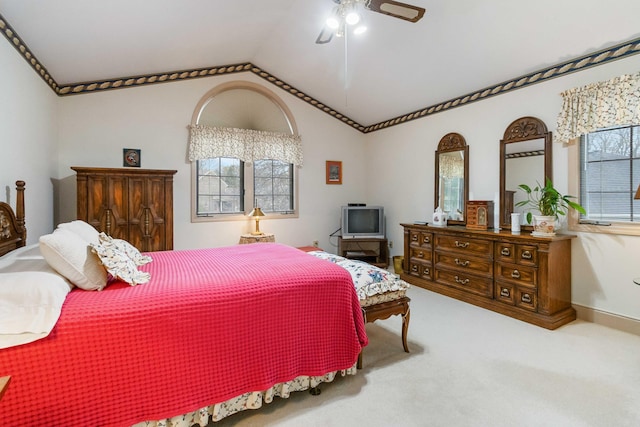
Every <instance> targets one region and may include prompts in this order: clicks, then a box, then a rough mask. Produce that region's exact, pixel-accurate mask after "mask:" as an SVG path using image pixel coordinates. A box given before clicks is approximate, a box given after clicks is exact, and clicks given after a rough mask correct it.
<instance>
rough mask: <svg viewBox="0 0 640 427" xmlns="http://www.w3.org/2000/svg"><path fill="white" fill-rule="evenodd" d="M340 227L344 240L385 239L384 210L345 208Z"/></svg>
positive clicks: (380, 208)
mask: <svg viewBox="0 0 640 427" xmlns="http://www.w3.org/2000/svg"><path fill="white" fill-rule="evenodd" d="M340 225H341V227H342V238H343V239H362V238H371V239H384V208H383V207H382V206H343V207H342V218H341V221H340Z"/></svg>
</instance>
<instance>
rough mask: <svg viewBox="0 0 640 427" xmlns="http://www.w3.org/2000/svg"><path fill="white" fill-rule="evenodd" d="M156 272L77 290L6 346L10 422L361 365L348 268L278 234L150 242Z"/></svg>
mask: <svg viewBox="0 0 640 427" xmlns="http://www.w3.org/2000/svg"><path fill="white" fill-rule="evenodd" d="M151 255H152V257H153V259H154V261H153V262H151V263H150V264H147V265H145V266H143V267H141V270H145V271H149V272H150V273H151V281H150V282H149V283H147V284H144V285H138V286H135V287H130V286H128V285H126V284H124V283H121V282H116V283H113V284H111V285H109V286H108V287H107V288H106V289H105V290H103V291H101V292H90V291H82V290H78V289H76V290H74V291H72V292H71V293H70V294H69V295H68V297H67V300H66V301H65V304H64V306H63V310H62V315H61V317H60V320H59V321H58V324H57V325H56V327H55V328H54V329H53V331H52V333H51V335H50V336H48V337H47V338H45V339H42V340H40V341H36V342H34V343H31V344H27V345H23V346H18V347H13V348H9V349H3V350H0V376H4V375H11V376H12V381H11V385H10V386H9V389H8V390H7V392H6V394H5V396H4V398H3V399H2V401H0V425H37V426H44V425H48V426H54V425H64V426H74V425H78V426H126V425H131V424H134V423H136V422H140V421H144V420H154V419H163V418H167V417H170V416H175V415H178V414H182V413H186V412H190V411H193V410H196V409H198V408H201V407H204V406H207V405H210V404H213V403H218V402H222V401H225V400H228V399H230V398H232V397H235V396H237V395H240V394H242V393H244V392H249V391H259V390H264V389H267V388H269V387H270V386H272V385H273V384H275V383H279V382H284V381H288V380H291V379H293V378H295V377H297V376H300V375H323V374H325V373H327V372H331V371H336V370H341V369H346V368H349V367H351V366H352V365H353V364H354V363H355V361H356V359H357V357H358V354H359V353H360V350H361V348H362V347H363V346H365V345H366V344H367V337H366V333H365V330H364V324H363V319H362V314H361V311H360V305H359V302H358V298H357V296H356V293H355V290H354V286H353V282H352V280H351V277H350V275H349V273H348V272H347V271H346V270H344V269H342V268H341V267H338V266H336V265H333V264H331V263H329V262H326V261H323V260H319V259H315V258H314V257H310V256H309V255H307V254H305V253H303V252H301V251H299V250H297V249H294V248H290V247H287V246H282V245H278V244H266V243H260V244H253V245H238V246H232V247H225V248H217V249H203V250H190V251H173V252H155V253H151Z"/></svg>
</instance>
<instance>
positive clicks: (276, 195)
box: [253, 160, 293, 212]
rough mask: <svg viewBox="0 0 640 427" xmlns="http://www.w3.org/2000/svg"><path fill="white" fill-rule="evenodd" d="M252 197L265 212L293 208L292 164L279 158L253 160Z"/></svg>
mask: <svg viewBox="0 0 640 427" xmlns="http://www.w3.org/2000/svg"><path fill="white" fill-rule="evenodd" d="M253 174H254V197H255V199H256V203H257V206H260V207H261V208H262V210H263V211H265V212H290V211H292V210H293V165H292V164H289V163H284V162H281V161H279V160H257V161H255V162H254V171H253Z"/></svg>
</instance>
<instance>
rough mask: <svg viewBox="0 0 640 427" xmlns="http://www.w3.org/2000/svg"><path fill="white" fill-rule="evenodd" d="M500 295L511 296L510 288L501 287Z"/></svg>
mask: <svg viewBox="0 0 640 427" xmlns="http://www.w3.org/2000/svg"><path fill="white" fill-rule="evenodd" d="M500 296H501V297H507V298H509V296H510V292H509V289H507V288H502V289H500Z"/></svg>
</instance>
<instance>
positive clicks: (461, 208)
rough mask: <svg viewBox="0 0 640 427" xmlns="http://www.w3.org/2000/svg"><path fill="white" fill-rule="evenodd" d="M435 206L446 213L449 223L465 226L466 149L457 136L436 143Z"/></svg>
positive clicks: (450, 136)
mask: <svg viewBox="0 0 640 427" xmlns="http://www.w3.org/2000/svg"><path fill="white" fill-rule="evenodd" d="M435 166H436V167H435V180H434V181H435V191H434V195H435V200H434V207H436V208H438V207H440V209H442V210H443V211H444V212H447V213H448V216H447V218H448V220H447V222H448V223H449V224H454V225H455V224H460V225H464V224H466V223H467V218H466V209H467V201H468V200H469V146H468V145H467V142H466V141H465V139H464V137H463V136H462V135H460V134H459V133H448V134H446V135H445V136H443V137H442V139H441V140H440V142H439V143H438V150H437V151H436V165H435Z"/></svg>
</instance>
